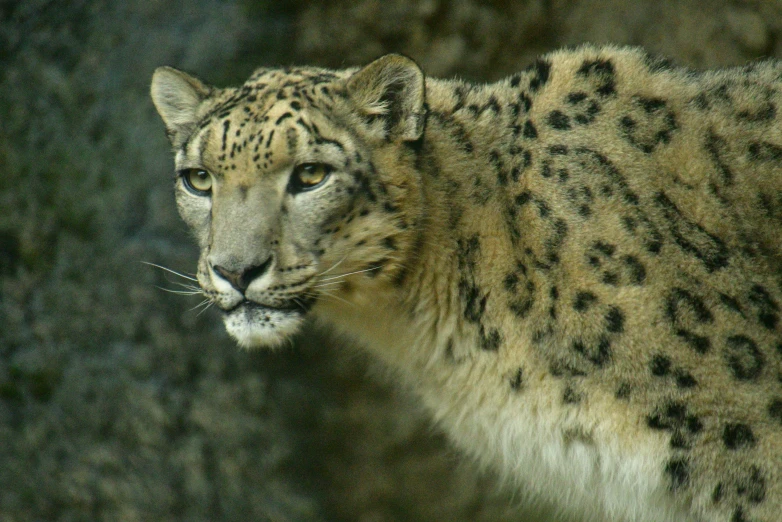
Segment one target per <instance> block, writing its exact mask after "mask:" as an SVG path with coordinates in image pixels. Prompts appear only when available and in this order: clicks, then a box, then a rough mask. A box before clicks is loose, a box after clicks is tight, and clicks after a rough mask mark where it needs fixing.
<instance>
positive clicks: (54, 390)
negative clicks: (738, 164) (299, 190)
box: [0, 0, 782, 522]
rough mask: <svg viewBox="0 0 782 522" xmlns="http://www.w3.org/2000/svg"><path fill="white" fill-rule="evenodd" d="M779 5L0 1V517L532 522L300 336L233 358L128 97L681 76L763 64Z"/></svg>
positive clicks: (425, 426) (371, 380)
mask: <svg viewBox="0 0 782 522" xmlns="http://www.w3.org/2000/svg"><path fill="white" fill-rule="evenodd" d="M781 30H782V2H779V1H772V0H765V1H760V0H758V1H736V2H722V1H717V0H706V1H704V0H680V1H677V0H662V1H659V0H638V1H635V2H630V1H620V0H577V1H566V0H521V1H509V0H508V1H503V0H493V1H490V2H477V1H473V0H451V1H439V0H426V1H423V2H407V1H403V0H384V1H380V0H360V1H349V0H336V1H333V2H305V1H303V0H289V1H284V2H270V1H266V2H250V1H249V0H247V1H238V0H225V1H218V0H199V1H184V0H174V1H162V0H128V1H126V2H111V1H108V0H102V1H101V0H71V1H69V2H55V1H51V0H25V1H5V2H1V3H0V522H12V521H13V522H16V521H38V520H63V521H71V520H73V521H77V520H79V521H80V520H84V521H87V520H90V521H97V520H106V521H109V520H112V521H113V520H117V521H137V520H138V521H147V520H158V521H164V520H188V521H207V520H210V521H220V520H225V521H230V520H237V521H238V520H242V521H245V520H261V521H262V520H271V521H297V520H359V521H364V522H383V521H391V520H422V521H423V520H454V521H458V520H464V521H467V520H470V521H495V520H538V519H539V520H554V518H552V517H551V516H550V514H548V515H547V513H548V511H547V509H546V507H545V506H535V505H532V504H530V503H529V502H528V501H527V499H525V498H524V497H523V496H519V495H511V494H509V493H508V492H507V491H506V492H503V491H502V488H500V487H499V486H498V484H497V482H496V480H495V479H494V477H493V476H492V475H491V474H490V473H479V472H478V471H476V469H475V468H474V467H473V466H472V465H471V464H470V463H469V462H465V461H464V459H462V458H461V456H460V455H458V454H457V453H456V451H455V450H452V449H451V448H450V447H449V446H448V444H447V442H446V440H445V438H444V437H443V436H442V435H441V434H440V433H439V432H438V431H437V429H436V427H432V426H431V424H430V423H429V421H428V420H427V418H426V414H425V412H422V411H420V410H419V409H418V408H417V407H416V406H415V404H416V403H415V399H414V397H411V396H410V395H409V394H408V393H407V392H406V391H405V390H399V389H397V388H395V387H394V386H393V385H392V384H390V379H388V378H387V377H385V376H383V374H382V369H378V368H376V367H375V366H374V365H373V364H372V363H371V362H368V361H366V360H364V358H363V357H361V356H357V355H356V353H357V352H356V350H355V347H345V346H342V343H341V342H340V341H339V340H334V339H332V338H329V337H328V334H324V333H322V332H310V333H308V334H307V335H303V336H302V337H300V338H299V339H297V341H296V342H295V343H294V344H295V345H294V346H292V347H291V348H289V349H285V350H280V351H276V352H274V353H267V352H261V351H257V352H245V351H240V350H239V349H237V348H236V347H235V346H234V345H233V343H232V342H231V341H230V340H229V339H228V338H227V337H226V335H225V334H224V333H223V330H222V325H221V324H220V321H219V318H218V317H217V316H216V314H213V313H212V311H211V310H206V311H204V310H203V308H202V307H201V308H199V307H198V305H199V300H198V298H195V297H188V296H181V295H176V294H171V293H167V292H164V291H162V290H159V289H158V288H157V287H163V288H167V289H170V290H183V289H184V288H183V287H182V286H181V284H188V283H189V282H188V281H187V280H186V279H183V278H180V277H177V276H174V275H172V274H170V273H168V272H166V271H164V270H162V269H158V268H154V267H151V266H149V265H145V264H142V261H144V262H149V263H154V264H158V265H162V266H165V267H169V268H172V269H174V270H178V271H181V272H183V273H185V274H186V273H187V272H188V271H192V267H193V266H194V262H195V259H196V251H195V248H194V246H193V244H192V243H191V241H190V239H189V238H188V235H187V231H186V229H185V226H184V224H183V223H182V222H181V221H180V220H179V218H178V216H177V215H176V211H175V208H174V205H173V194H172V190H171V176H172V175H171V171H172V162H171V158H170V154H169V152H168V144H167V142H166V140H165V137H164V132H163V127H162V124H161V123H160V122H159V121H158V118H157V116H156V114H155V112H154V109H153V107H152V104H151V102H150V101H149V97H148V94H147V89H148V84H149V79H150V76H151V73H152V71H153V70H154V68H155V67H156V66H158V65H173V66H176V67H179V68H184V69H186V70H189V71H191V72H193V73H195V74H197V75H199V76H201V77H202V78H204V79H205V80H207V81H209V82H213V83H216V84H219V85H224V84H227V83H238V82H241V81H242V80H243V79H244V78H245V77H246V76H248V75H249V74H250V72H251V71H252V69H253V68H254V67H256V66H259V65H276V64H287V63H294V62H295V63H307V64H313V65H325V66H335V67H342V66H348V65H355V64H360V63H363V62H366V61H368V60H371V59H372V58H375V57H377V56H378V55H380V54H382V53H384V52H389V51H397V52H403V53H406V54H408V55H410V56H412V57H413V58H415V59H416V60H417V61H419V62H420V63H421V64H422V65H423V67H424V68H425V69H426V70H427V71H428V72H429V73H430V74H433V75H440V76H453V75H459V76H461V77H464V78H469V79H474V80H478V81H486V80H492V79H496V78H499V77H501V76H503V75H505V74H508V73H510V72H512V71H515V70H518V69H520V68H522V67H524V66H525V65H527V64H529V63H530V62H531V61H532V59H533V58H534V57H535V56H536V55H538V54H540V53H541V52H545V51H546V50H549V49H552V48H556V47H559V46H562V45H574V44H578V43H580V42H585V41H592V42H598V43H600V42H615V43H624V44H636V45H643V46H645V47H647V48H648V49H649V50H651V51H653V52H658V53H661V54H665V55H667V56H669V57H671V58H673V59H674V60H675V61H677V62H678V63H681V64H684V65H690V66H695V67H713V66H719V65H728V64H737V63H743V62H745V61H748V60H752V59H756V58H759V57H761V56H782V39H780V38H779V35H780V31H781Z"/></svg>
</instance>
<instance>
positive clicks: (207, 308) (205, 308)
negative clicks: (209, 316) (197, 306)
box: [196, 301, 215, 317]
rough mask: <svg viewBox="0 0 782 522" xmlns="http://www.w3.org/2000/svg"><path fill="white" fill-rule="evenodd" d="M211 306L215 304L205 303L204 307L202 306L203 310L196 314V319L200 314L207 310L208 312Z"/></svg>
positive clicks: (211, 302) (212, 302)
mask: <svg viewBox="0 0 782 522" xmlns="http://www.w3.org/2000/svg"><path fill="white" fill-rule="evenodd" d="M213 304H215V303H214V301H209V302H208V303H207V305H206V306H204V308H203V309H202V310H201V311H200V312H198V313H197V314H196V317H198V316H200V315H201V314H202V313H204V312H206V311H207V310H209V309H210V308H211V307H212V305H213Z"/></svg>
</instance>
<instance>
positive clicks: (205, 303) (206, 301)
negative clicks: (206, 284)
mask: <svg viewBox="0 0 782 522" xmlns="http://www.w3.org/2000/svg"><path fill="white" fill-rule="evenodd" d="M213 304H214V301H212V300H211V299H204V300H203V301H201V302H200V303H198V304H197V305H195V306H194V307H193V308H190V309H189V310H188V312H192V311H193V310H198V309H199V308H202V307H203V309H204V310H206V309H208V308H209V307H210V306H212V305H213ZM204 310H201V312H199V315H200V313H202V312H203V311H204Z"/></svg>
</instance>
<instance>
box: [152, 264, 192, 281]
mask: <svg viewBox="0 0 782 522" xmlns="http://www.w3.org/2000/svg"><path fill="white" fill-rule="evenodd" d="M141 262H142V263H144V264H145V265H149V266H154V267H155V268H159V269H161V270H165V271H166V272H168V273H171V274H174V275H175V276H179V277H181V278H183V279H188V280H190V281H194V282H196V283H197V282H198V279H196V278H194V277H190V276H188V275H186V274H183V273H182V272H177V271H176V270H172V269H171V268H166V267H165V266H162V265H157V264H155V263H150V262H149V261H141Z"/></svg>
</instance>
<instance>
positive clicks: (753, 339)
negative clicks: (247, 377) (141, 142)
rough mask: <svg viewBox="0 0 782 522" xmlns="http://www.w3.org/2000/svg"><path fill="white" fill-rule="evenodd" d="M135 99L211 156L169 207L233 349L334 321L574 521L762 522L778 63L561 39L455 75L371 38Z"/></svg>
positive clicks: (494, 463)
mask: <svg viewBox="0 0 782 522" xmlns="http://www.w3.org/2000/svg"><path fill="white" fill-rule="evenodd" d="M152 96H153V100H154V102H155V104H156V106H157V108H158V111H159V112H160V114H161V116H162V117H163V120H164V121H165V123H166V127H167V130H168V135H169V137H170V139H171V142H172V145H173V148H174V152H175V155H176V164H177V170H178V171H179V172H185V173H186V172H187V169H202V170H205V171H207V172H208V173H209V174H210V176H211V178H210V179H211V180H212V188H211V192H209V193H208V194H197V193H194V192H193V191H192V190H189V189H188V188H187V187H186V184H185V183H184V182H183V177H182V176H179V177H178V181H177V201H178V205H179V210H180V212H181V214H182V216H183V217H184V219H185V221H186V222H187V223H188V224H189V225H190V226H191V227H192V229H193V231H194V233H195V235H196V237H197V239H198V241H199V244H200V246H201V251H202V254H201V259H200V261H199V269H198V279H199V282H200V284H201V286H202V288H203V291H204V293H205V294H206V295H207V296H208V297H209V298H210V299H211V300H212V301H214V302H215V303H216V304H217V305H218V307H219V308H220V309H222V310H223V311H224V313H225V322H226V325H227V328H228V331H229V332H230V333H231V334H232V335H233V336H234V337H236V338H237V340H238V341H239V342H240V343H241V344H243V345H247V346H251V345H274V344H279V343H280V342H281V341H282V340H283V339H285V338H286V337H287V336H288V335H290V334H291V333H293V332H295V331H297V330H298V329H299V327H300V325H301V324H302V320H303V319H304V318H305V317H307V316H312V317H315V318H316V319H317V320H319V321H322V322H324V323H327V324H330V325H331V326H332V327H333V328H335V329H336V330H338V331H340V332H342V333H344V334H345V335H346V336H348V337H349V338H352V339H354V340H355V342H356V343H357V344H358V345H360V346H363V347H365V348H366V349H367V350H369V351H370V352H372V353H374V354H376V355H377V356H378V357H380V358H381V359H382V360H384V361H385V362H387V363H388V364H389V365H390V366H391V367H394V368H396V369H398V370H399V371H398V375H400V376H401V378H402V379H404V380H406V381H408V382H409V383H411V384H412V385H413V387H414V388H415V389H416V390H418V392H419V394H420V396H421V397H422V399H423V401H424V402H425V404H426V405H427V406H428V407H429V408H430V410H431V411H432V413H433V416H434V418H435V419H436V420H437V422H439V423H440V424H441V425H442V426H443V427H444V429H445V430H446V431H447V432H448V433H449V434H450V435H451V437H452V439H453V440H454V441H455V443H456V444H457V445H459V446H461V447H462V448H464V449H465V450H466V451H467V452H469V453H471V454H472V455H474V456H475V457H476V458H477V459H478V460H479V461H481V462H483V463H485V464H487V465H489V466H491V467H493V468H494V469H497V470H499V471H500V473H501V474H502V475H503V476H504V477H506V478H507V479H508V480H509V481H510V482H511V483H512V484H514V485H515V486H517V487H518V488H519V490H522V491H528V492H531V493H533V494H537V495H539V496H542V497H543V498H546V499H548V500H549V501H551V502H553V503H555V504H557V505H559V506H560V507H561V508H562V509H563V511H568V512H578V513H583V514H584V516H585V517H586V518H587V519H589V520H617V521H618V520H633V521H636V520H637V521H670V520H682V521H684V520H687V521H707V520H708V521H718V522H744V521H746V522H749V521H756V522H771V521H775V520H779V517H780V512H782V324H780V314H781V313H782V310H780V307H782V247H781V246H780V245H782V124H781V123H782V116H780V114H779V109H780V106H781V105H780V104H781V103H782V64H780V63H777V62H763V63H757V64H752V65H748V66H745V67H742V68H735V69H729V70H721V71H709V72H696V71H691V70H686V69H683V68H678V67H674V66H672V65H670V64H669V63H668V62H666V61H663V60H659V59H655V58H653V57H650V56H648V55H646V54H645V53H643V52H641V51H638V50H635V49H620V48H613V47H605V48H597V47H582V48H579V49H576V50H568V51H560V52H555V53H553V54H550V55H547V56H544V57H542V58H541V59H539V60H538V61H536V62H535V63H534V64H533V65H532V66H531V67H530V68H528V69H527V70H526V71H523V72H521V73H519V74H516V75H514V76H511V77H510V78H507V79H505V80H501V81H499V82H497V83H494V84H489V85H474V84H469V83H465V82H461V81H455V80H450V81H443V80H437V79H432V78H425V77H424V75H423V73H422V72H421V70H420V69H419V68H418V66H417V65H416V64H415V63H413V62H412V61H411V60H409V59H407V58H404V57H401V56H397V55H389V56H386V57H383V58H380V59H379V60H377V61H375V62H373V63H372V64H370V65H368V66H367V67H365V68H362V69H350V70H344V71H329V70H323V69H317V68H310V67H303V68H288V69H260V70H258V71H257V72H256V73H255V74H254V75H253V76H252V77H251V78H250V79H249V80H248V81H247V82H246V83H245V84H244V85H243V86H242V87H239V88H229V89H215V88H212V87H208V86H206V85H204V84H202V83H201V82H200V81H198V80H196V79H194V78H192V77H190V76H187V75H185V74H184V73H181V72H178V71H175V70H173V69H167V68H164V69H160V70H158V71H157V72H156V74H155V77H154V79H153V84H152ZM308 164H309V165H313V164H314V165H326V166H327V167H328V172H329V175H328V176H327V177H326V178H325V180H324V181H323V182H322V183H321V184H320V185H318V186H316V187H313V188H312V189H307V190H301V185H300V183H299V182H297V181H296V180H295V179H294V177H295V176H296V172H299V171H298V170H297V169H300V168H302V167H301V166H302V165H308ZM297 183H298V184H297ZM226 274H227V275H226Z"/></svg>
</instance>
